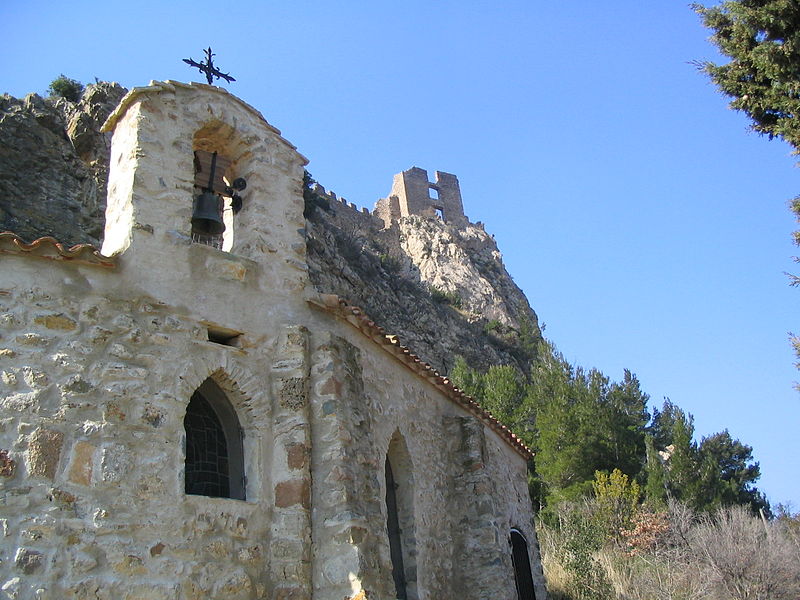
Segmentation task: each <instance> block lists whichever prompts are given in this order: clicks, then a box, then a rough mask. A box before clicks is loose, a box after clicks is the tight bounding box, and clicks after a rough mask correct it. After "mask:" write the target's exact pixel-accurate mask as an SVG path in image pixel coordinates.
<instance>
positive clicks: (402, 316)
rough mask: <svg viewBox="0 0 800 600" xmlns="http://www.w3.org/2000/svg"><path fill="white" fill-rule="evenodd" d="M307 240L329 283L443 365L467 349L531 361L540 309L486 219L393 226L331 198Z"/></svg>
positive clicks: (482, 359) (484, 364)
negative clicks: (506, 262)
mask: <svg viewBox="0 0 800 600" xmlns="http://www.w3.org/2000/svg"><path fill="white" fill-rule="evenodd" d="M354 215H359V217H357V218H354ZM307 244H308V253H307V259H308V264H309V274H310V276H311V280H312V282H313V283H314V285H315V287H316V288H317V289H318V290H319V291H321V292H324V293H332V294H337V295H338V296H340V297H342V298H344V299H345V300H346V301H347V302H348V303H350V304H355V305H357V306H360V307H362V308H363V309H364V310H365V311H366V313H367V314H368V315H369V316H370V318H371V319H373V320H374V321H375V322H376V323H378V325H380V326H381V327H383V328H384V329H386V330H387V331H388V332H390V333H395V334H397V335H399V336H400V337H401V341H402V343H403V344H404V345H406V346H409V347H410V348H413V350H414V352H415V353H417V354H418V355H419V356H420V357H421V358H423V359H424V360H425V361H426V362H428V363H430V364H431V365H433V366H434V367H436V368H437V369H439V370H440V371H442V372H444V373H448V372H449V371H450V369H451V368H452V366H453V363H454V361H455V357H456V356H457V355H461V356H463V357H464V358H465V359H466V360H467V362H468V363H469V364H470V365H471V366H472V367H473V368H478V369H486V368H488V367H489V366H491V365H494V364H511V365H514V366H516V367H517V368H519V369H520V370H522V371H525V370H527V368H526V367H527V362H528V361H529V360H530V359H531V358H532V351H533V347H534V346H535V343H536V341H537V340H538V339H540V338H541V332H540V330H539V326H538V321H537V318H536V314H535V313H534V312H533V310H532V309H531V308H530V305H529V304H528V301H527V299H526V298H525V295H524V294H523V293H522V291H521V290H520V289H519V288H518V287H517V286H516V285H515V284H514V282H513V281H512V280H511V277H510V276H509V275H508V273H507V272H506V270H505V267H504V266H503V262H502V257H501V255H500V252H499V251H498V249H497V246H496V244H495V242H494V240H493V239H492V238H491V236H489V235H488V234H486V232H485V231H484V230H483V228H482V226H480V225H473V224H468V225H466V226H463V225H462V226H458V227H456V226H453V225H449V224H446V223H444V222H442V221H441V220H439V219H437V218H435V217H432V218H428V217H420V216H410V217H403V218H401V219H400V220H399V221H398V222H397V223H396V224H393V225H392V226H391V227H389V228H388V229H383V228H382V227H381V225H380V222H377V223H376V221H375V220H374V219H371V218H370V217H369V215H362V214H360V213H354V212H353V211H352V209H350V208H348V207H346V206H345V205H342V204H340V203H331V208H330V210H328V211H325V210H321V209H318V210H316V211H314V212H313V213H312V215H311V217H310V218H309V220H308V222H307Z"/></svg>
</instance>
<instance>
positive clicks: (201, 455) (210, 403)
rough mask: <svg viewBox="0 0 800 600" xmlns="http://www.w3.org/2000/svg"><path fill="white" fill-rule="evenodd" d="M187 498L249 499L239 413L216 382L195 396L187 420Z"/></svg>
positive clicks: (199, 390) (208, 383) (185, 425)
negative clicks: (190, 495) (246, 495)
mask: <svg viewBox="0 0 800 600" xmlns="http://www.w3.org/2000/svg"><path fill="white" fill-rule="evenodd" d="M183 426H184V429H185V432H186V463H185V469H184V474H185V488H184V491H185V492H186V493H187V494H194V495H199V496H211V497H214V498H234V499H237V500H244V499H245V477H244V449H243V443H242V437H243V434H242V429H241V427H240V426H239V419H238V418H237V416H236V411H235V410H234V408H233V406H231V404H230V402H229V401H228V399H227V398H226V396H225V393H224V392H223V391H222V390H221V389H220V388H219V386H217V384H216V383H214V381H213V380H212V379H210V378H209V379H206V381H205V382H203V385H201V386H200V387H199V388H198V389H197V391H196V392H195V393H194V394H192V398H191V400H190V402H189V406H188V407H187V409H186V416H185V417H184V419H183Z"/></svg>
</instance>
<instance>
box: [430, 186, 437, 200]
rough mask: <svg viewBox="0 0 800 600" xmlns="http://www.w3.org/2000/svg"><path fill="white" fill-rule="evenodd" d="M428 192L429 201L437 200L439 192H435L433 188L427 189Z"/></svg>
mask: <svg viewBox="0 0 800 600" xmlns="http://www.w3.org/2000/svg"><path fill="white" fill-rule="evenodd" d="M428 191H429V192H430V197H431V200H438V199H439V190H437V189H436V188H435V187H432V188H429V189H428Z"/></svg>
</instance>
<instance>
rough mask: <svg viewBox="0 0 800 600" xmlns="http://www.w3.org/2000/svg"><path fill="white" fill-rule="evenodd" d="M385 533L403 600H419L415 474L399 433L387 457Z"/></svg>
mask: <svg viewBox="0 0 800 600" xmlns="http://www.w3.org/2000/svg"><path fill="white" fill-rule="evenodd" d="M385 475H386V530H387V533H388V536H389V555H390V557H391V560H392V578H393V580H394V587H395V590H396V593H397V596H396V598H398V599H400V600H417V597H418V596H417V563H416V555H417V551H416V533H415V529H416V527H415V523H414V472H413V468H412V464H411V456H410V455H409V453H408V448H407V447H406V443H405V440H404V439H403V437H402V436H401V435H400V433H399V432H397V433H395V435H394V436H393V438H392V440H391V442H390V443H389V452H388V453H387V455H386V464H385Z"/></svg>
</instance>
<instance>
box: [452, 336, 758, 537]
mask: <svg viewBox="0 0 800 600" xmlns="http://www.w3.org/2000/svg"><path fill="white" fill-rule="evenodd" d="M534 354H535V357H536V358H535V359H534V360H533V361H532V362H531V365H530V373H529V375H528V377H527V378H526V377H524V375H523V374H522V373H520V372H518V371H516V370H515V369H514V368H512V367H510V366H493V367H491V368H490V369H488V370H487V371H486V373H479V372H477V371H475V370H474V369H471V368H470V367H469V365H467V363H466V362H465V361H464V359H463V358H458V359H457V360H456V363H455V365H454V367H453V369H452V371H451V373H450V378H451V379H452V381H453V382H454V384H455V385H456V386H457V387H459V388H461V389H462V390H464V391H465V392H466V393H467V394H469V395H470V396H473V397H474V398H476V399H477V400H478V401H479V402H480V403H481V404H482V405H483V406H484V407H485V408H486V409H487V410H489V411H490V412H491V413H492V414H493V415H494V416H496V417H497V418H498V419H499V420H500V421H502V422H503V423H504V424H506V425H508V426H509V427H511V429H513V430H514V432H515V433H516V434H517V435H519V436H520V437H521V438H522V440H523V441H524V442H525V443H526V444H527V445H528V446H529V447H531V449H533V451H534V452H535V454H536V458H535V473H534V474H532V477H531V480H530V481H529V490H530V492H531V497H532V499H533V501H534V504H535V505H537V506H539V507H540V508H546V507H548V506H550V507H555V506H557V505H558V504H559V503H561V502H564V501H577V500H581V499H584V498H587V497H590V496H592V492H593V491H594V495H597V494H598V490H603V491H602V495H603V497H604V498H605V497H606V496H608V494H610V493H611V492H610V491H609V490H610V489H617V488H620V487H625V486H627V489H631V490H633V489H635V490H636V494H635V495H636V496H637V497H639V496H641V495H644V500H646V501H647V502H648V503H649V504H651V505H653V506H655V507H664V506H665V505H666V503H667V501H668V500H669V499H675V500H682V501H684V502H686V503H687V504H689V505H690V506H692V507H693V508H695V509H698V510H703V511H709V510H713V509H715V508H716V507H717V506H730V505H734V504H742V505H747V506H750V507H751V509H752V510H758V509H759V508H762V509H767V510H768V504H767V503H766V500H765V499H764V497H763V495H762V494H761V493H760V492H759V491H758V490H757V489H756V488H754V487H753V485H752V484H753V482H754V481H756V480H757V479H758V477H759V475H760V472H759V469H758V464H752V453H751V452H752V448H750V447H749V446H746V445H744V444H741V443H740V442H739V441H738V440H733V439H731V437H730V435H728V433H727V431H725V432H723V433H720V434H715V435H713V436H709V437H708V438H704V440H703V441H702V442H701V443H700V444H699V445H698V444H697V443H696V442H695V441H694V440H693V436H694V419H693V417H692V415H690V414H687V413H685V412H684V411H683V410H682V409H681V408H680V407H679V406H677V405H676V404H674V403H673V402H671V401H670V400H668V399H667V400H665V401H664V404H663V406H662V407H661V409H660V410H659V409H655V410H654V411H653V416H652V420H651V418H650V414H649V412H648V410H647V404H648V402H649V396H648V395H647V394H645V393H644V392H642V390H641V386H640V384H639V380H638V379H637V378H636V376H635V375H634V374H633V373H631V372H630V371H628V370H625V371H624V376H623V379H622V381H617V382H614V381H611V380H610V379H609V378H608V377H606V376H605V375H604V374H603V373H601V372H600V371H598V370H597V369H590V370H588V371H587V370H585V369H583V368H581V367H576V366H573V365H571V364H570V363H569V362H568V361H567V360H566V359H565V358H564V356H563V355H562V354H561V353H559V352H558V351H557V350H556V348H555V347H554V346H553V345H552V343H550V342H547V341H541V342H539V344H538V345H537V346H536V348H535V352H534ZM598 472H600V474H599V475H598ZM604 478H611V479H609V480H606V479H604ZM622 481H624V482H626V483H625V486H623V485H622ZM640 482H641V486H643V487H644V490H641V489H640ZM598 485H599V486H600V487H599V488H598V487H597V486H598ZM612 512H613V513H614V514H617V515H627V516H621V517H619V518H621V519H622V520H623V521H624V520H626V519H629V518H630V510H628V511H627V512H625V511H622V512H620V511H619V510H617V509H614V511H612ZM601 521H602V519H601ZM603 522H606V523H607V522H608V519H606V520H605V521H603ZM621 527H622V525H621V524H620V523H617V524H616V525H615V526H614V528H613V529H614V530H615V531H619V530H620V528H621Z"/></svg>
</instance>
